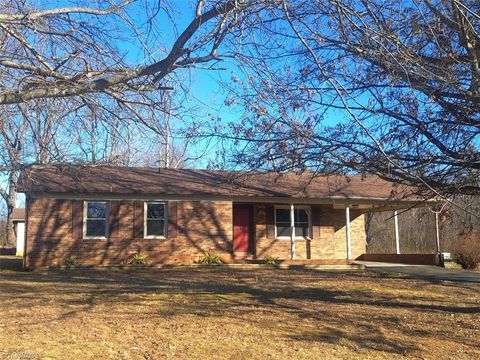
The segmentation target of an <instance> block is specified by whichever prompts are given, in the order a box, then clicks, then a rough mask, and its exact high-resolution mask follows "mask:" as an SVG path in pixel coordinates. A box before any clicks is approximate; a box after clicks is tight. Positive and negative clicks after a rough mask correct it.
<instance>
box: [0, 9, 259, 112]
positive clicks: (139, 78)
mask: <svg viewBox="0 0 480 360" xmlns="http://www.w3.org/2000/svg"><path fill="white" fill-rule="evenodd" d="M93 3H94V2H92V4H93ZM134 3H137V4H138V5H139V6H143V7H144V9H145V19H147V20H148V21H147V22H148V24H149V25H150V26H149V27H147V28H143V29H140V28H138V19H132V18H130V17H129V15H128V9H129V6H132V4H134ZM252 3H254V2H250V1H238V0H229V1H220V0H219V1H213V2H209V3H208V5H207V3H206V2H205V1H203V0H199V1H197V2H196V7H195V10H194V14H193V18H192V20H191V22H190V23H189V24H188V25H187V26H186V27H185V29H184V30H183V31H181V32H180V33H179V34H178V36H177V37H176V38H175V39H174V40H173V41H172V42H171V43H172V45H171V46H168V45H167V46H166V48H167V47H168V48H169V49H168V50H166V51H160V50H162V49H163V48H162V47H160V48H156V49H151V48H149V45H151V43H152V40H151V38H154V37H155V36H156V35H157V33H156V32H155V31H154V30H155V29H157V27H156V26H155V20H156V17H155V14H158V13H161V12H163V11H164V10H165V9H167V11H168V4H167V5H164V4H163V3H162V2H158V3H152V2H149V1H147V2H145V3H144V4H143V5H141V3H140V1H138V0H137V1H135V0H123V1H113V0H111V1H108V2H107V6H106V7H104V8H94V7H67V8H53V9H41V8H40V9H39V8H35V7H34V6H33V4H30V3H28V2H25V1H18V0H2V3H1V5H2V6H1V8H2V12H1V13H0V104H14V103H22V102H25V101H28V100H31V99H38V98H49V97H50V98H59V97H72V96H81V95H85V94H89V93H105V94H109V95H110V96H113V97H114V98H115V99H117V100H119V101H120V99H124V97H125V95H126V94H128V93H129V92H132V91H133V92H142V91H152V90H156V89H159V88H162V86H161V82H162V80H163V79H164V78H165V76H167V75H169V74H171V73H173V72H175V71H178V70H179V69H185V68H191V67H194V66H196V65H197V64H201V63H209V62H212V61H216V60H218V56H219V54H218V48H219V46H220V44H221V43H222V41H223V39H224V38H225V36H227V35H228V34H229V33H230V32H231V29H232V28H233V27H234V26H236V25H237V24H238V23H239V22H240V20H241V19H242V17H243V16H245V15H246V10H247V9H248V8H249V7H252ZM152 5H153V7H154V8H155V9H154V10H155V12H154V13H153V14H151V12H150V10H151V9H150V8H151V7H152ZM150 14H151V16H150ZM172 33H173V32H172ZM147 35H150V37H151V38H148V36H147ZM123 36H131V37H132V38H136V40H137V43H136V45H137V46H139V47H143V48H144V49H145V52H146V58H149V59H150V58H156V57H158V55H163V56H161V58H160V59H158V60H154V61H152V62H151V63H149V64H147V65H140V64H137V65H129V61H128V60H127V54H126V53H125V52H122V51H121V49H120V48H118V47H115V45H114V44H115V43H117V42H118V41H116V40H119V39H121V38H122V37H123ZM162 53H163V54H162Z"/></svg>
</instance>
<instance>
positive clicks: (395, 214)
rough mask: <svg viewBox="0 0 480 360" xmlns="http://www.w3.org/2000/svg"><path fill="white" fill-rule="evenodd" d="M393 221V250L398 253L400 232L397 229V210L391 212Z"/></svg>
mask: <svg viewBox="0 0 480 360" xmlns="http://www.w3.org/2000/svg"><path fill="white" fill-rule="evenodd" d="M393 216H394V222H395V250H396V251H397V254H398V255H400V232H399V230H398V211H397V210H395V211H394V212H393Z"/></svg>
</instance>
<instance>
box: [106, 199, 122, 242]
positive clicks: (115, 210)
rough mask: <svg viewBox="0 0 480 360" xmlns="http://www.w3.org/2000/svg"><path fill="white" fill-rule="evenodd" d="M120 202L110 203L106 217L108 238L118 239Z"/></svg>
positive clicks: (113, 201)
mask: <svg viewBox="0 0 480 360" xmlns="http://www.w3.org/2000/svg"><path fill="white" fill-rule="evenodd" d="M119 212H120V201H118V200H112V201H110V212H109V215H108V220H109V228H108V237H110V238H118V235H119V226H120V214H119Z"/></svg>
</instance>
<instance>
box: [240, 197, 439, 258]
mask: <svg viewBox="0 0 480 360" xmlns="http://www.w3.org/2000/svg"><path fill="white" fill-rule="evenodd" d="M411 206H412V204H410V203H399V202H386V201H383V202H370V203H367V202H364V203H354V202H351V201H350V202H344V203H335V204H332V203H330V204H327V203H319V202H314V201H312V202H306V201H302V202H300V201H298V202H290V203H286V202H283V201H278V202H269V203H249V202H233V207H232V208H233V224H232V225H233V261H234V262H237V263H245V262H251V263H260V262H262V261H264V260H265V259H266V258H275V259H278V261H279V262H280V263H282V264H298V265H307V264H308V265H325V264H332V265H334V264H345V265H348V264H353V263H354V262H355V260H356V259H360V260H361V259H363V260H365V261H387V262H397V263H402V262H405V263H411V264H416V263H418V264H439V261H438V256H437V253H438V251H437V253H434V254H414V255H411V254H400V241H399V238H400V235H399V233H398V216H399V214H400V212H401V210H402V209H405V208H408V207H411ZM379 211H390V212H392V214H393V215H392V216H393V217H394V219H395V221H394V224H395V239H394V241H395V243H396V253H395V254H384V255H385V256H384V257H383V258H382V257H381V254H378V256H380V257H379V258H378V259H376V258H372V256H373V255H374V254H367V244H366V233H365V214H367V213H369V212H379ZM438 237H439V235H438V234H437V239H436V241H437V243H438ZM437 249H438V247H437ZM396 258H398V259H396ZM418 258H421V259H420V260H419V259H418ZM427 258H428V259H427ZM425 259H427V260H425ZM432 259H433V260H432Z"/></svg>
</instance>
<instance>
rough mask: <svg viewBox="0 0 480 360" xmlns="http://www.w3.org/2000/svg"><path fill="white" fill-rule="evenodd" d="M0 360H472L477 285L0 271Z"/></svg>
mask: <svg viewBox="0 0 480 360" xmlns="http://www.w3.org/2000/svg"><path fill="white" fill-rule="evenodd" d="M0 290H1V292H0V298H1V309H2V310H1V316H0V358H2V357H3V358H8V359H16V358H19V359H37V358H38V359H158V358H188V359H204V358H212V359H287V358H295V359H319V358H335V359H357V358H366V359H385V358H395V359H397V358H399V357H403V356H405V357H408V358H427V359H441V358H445V359H452V358H454V359H473V358H480V350H479V348H480V293H479V291H478V290H479V289H478V285H474V284H462V283H431V282H427V281H420V280H411V279H405V278H402V277H396V276H395V277H390V276H389V277H381V276H379V275H376V274H372V273H367V272H315V271H306V270H305V271H302V270H274V269H257V270H238V269H237V270H235V269H228V268H216V267H214V268H202V269H183V270H182V269H176V270H159V269H142V270H131V271H126V270H125V271H123V270H86V269H83V270H80V269H75V270H58V271H50V272H33V273H31V272H16V271H10V270H3V271H0Z"/></svg>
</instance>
